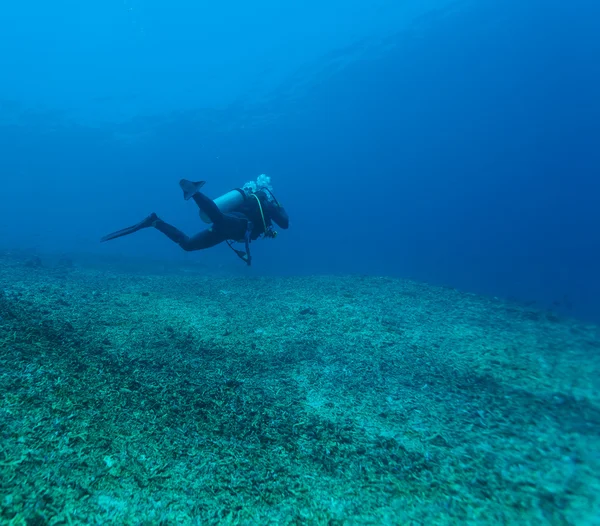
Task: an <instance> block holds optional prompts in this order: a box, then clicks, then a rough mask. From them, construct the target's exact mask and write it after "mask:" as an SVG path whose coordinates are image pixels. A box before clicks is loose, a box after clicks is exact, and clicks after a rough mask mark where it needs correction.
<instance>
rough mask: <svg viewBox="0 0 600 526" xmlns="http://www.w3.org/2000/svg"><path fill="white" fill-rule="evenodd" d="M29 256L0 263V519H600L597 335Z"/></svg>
mask: <svg viewBox="0 0 600 526" xmlns="http://www.w3.org/2000/svg"><path fill="white" fill-rule="evenodd" d="M38 263H39V262H38V261H37V260H35V259H34V260H32V261H27V260H22V259H20V258H15V257H11V256H8V255H5V256H3V257H1V258H0V389H1V391H0V426H1V427H0V433H1V437H2V441H1V449H0V499H1V501H0V521H1V523H2V524H28V525H41V524H82V523H83V524H103V523H114V524H261V525H268V524H328V525H341V524H360V525H363V524H415V525H416V524H536V525H539V524H559V525H560V524H600V501H599V495H600V484H599V478H600V447H599V445H600V389H599V385H600V338H599V330H598V327H595V326H590V325H585V324H582V323H578V322H576V321H572V320H568V319H562V318H559V317H557V316H555V315H553V314H551V313H548V312H543V311H538V310H535V309H534V308H531V307H526V306H519V305H516V304H511V303H507V302H504V301H501V300H498V299H492V298H482V297H478V296H475V295H469V294H465V293H461V292H458V291H456V290H452V289H447V288H438V287H432V286H428V285H425V284H420V283H415V282H410V281H403V280H397V279H388V278H376V277H359V276H353V277H352V276H351V277H306V278H252V277H244V278H239V277H238V278H226V277H208V276H204V275H201V274H199V273H190V272H181V273H170V274H168V275H164V274H163V275H161V274H160V273H154V274H153V273H152V272H146V273H145V274H144V273H136V274H131V273H125V272H121V271H119V270H118V269H98V268H96V269H93V268H84V267H68V266H55V265H52V266H41V267H40V266H38ZM63 263H64V262H63Z"/></svg>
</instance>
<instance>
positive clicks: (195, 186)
mask: <svg viewBox="0 0 600 526" xmlns="http://www.w3.org/2000/svg"><path fill="white" fill-rule="evenodd" d="M205 184H206V181H196V182H194V181H188V180H187V179H182V180H181V181H179V186H181V189H182V190H183V198H184V199H185V200H186V201H187V200H188V199H190V197H193V196H194V194H197V193H198V192H199V191H200V188H202V187H203V186H204V185H205Z"/></svg>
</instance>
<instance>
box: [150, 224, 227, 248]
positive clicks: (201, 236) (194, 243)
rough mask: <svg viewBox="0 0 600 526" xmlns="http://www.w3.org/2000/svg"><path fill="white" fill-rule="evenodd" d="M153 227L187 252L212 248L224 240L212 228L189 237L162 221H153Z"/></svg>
mask: <svg viewBox="0 0 600 526" xmlns="http://www.w3.org/2000/svg"><path fill="white" fill-rule="evenodd" d="M153 226H154V228H156V229H157V230H159V231H160V232H162V233H163V234H164V235H165V236H167V237H168V238H169V239H170V240H171V241H173V242H175V243H177V244H178V245H179V246H180V247H181V248H183V250H185V251H187V252H190V251H192V250H202V249H204V248H210V247H214V246H215V245H218V244H219V243H222V242H223V241H225V239H226V238H224V237H223V235H222V234H221V233H220V232H218V231H216V230H215V229H214V228H213V227H211V228H207V229H206V230H203V231H202V232H200V233H198V234H196V235H195V236H193V237H189V236H186V235H185V234H184V233H183V232H182V231H181V230H179V229H178V228H175V227H174V226H173V225H170V224H169V223H165V222H164V221H163V220H162V219H158V220H157V221H155V222H154V225H153Z"/></svg>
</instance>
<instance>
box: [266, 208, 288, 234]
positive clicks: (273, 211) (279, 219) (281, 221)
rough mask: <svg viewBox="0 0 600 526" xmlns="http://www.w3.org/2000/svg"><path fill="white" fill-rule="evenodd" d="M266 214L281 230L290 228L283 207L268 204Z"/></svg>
mask: <svg viewBox="0 0 600 526" xmlns="http://www.w3.org/2000/svg"><path fill="white" fill-rule="evenodd" d="M268 212H269V215H270V216H271V219H272V220H273V221H274V222H275V223H276V224H277V225H278V226H280V227H281V228H283V229H286V228H289V226H290V218H289V216H288V214H287V212H286V211H285V208H283V206H281V205H278V204H274V203H269V206H268Z"/></svg>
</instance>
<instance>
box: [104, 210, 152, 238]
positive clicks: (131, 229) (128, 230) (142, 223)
mask: <svg viewBox="0 0 600 526" xmlns="http://www.w3.org/2000/svg"><path fill="white" fill-rule="evenodd" d="M157 220H158V216H157V215H156V214H155V213H154V212H152V213H151V214H150V215H149V216H148V217H147V218H146V219H144V220H143V221H140V222H139V223H138V224H137V225H133V226H128V227H127V228H123V229H122V230H117V231H116V232H113V233H112V234H107V235H106V236H104V237H102V238H101V239H100V242H101V243H102V242H104V241H110V240H111V239H116V238H118V237H122V236H127V235H129V234H133V233H134V232H137V231H138V230H141V229H142V228H149V227H151V226H153V225H154V222H155V221H157Z"/></svg>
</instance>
